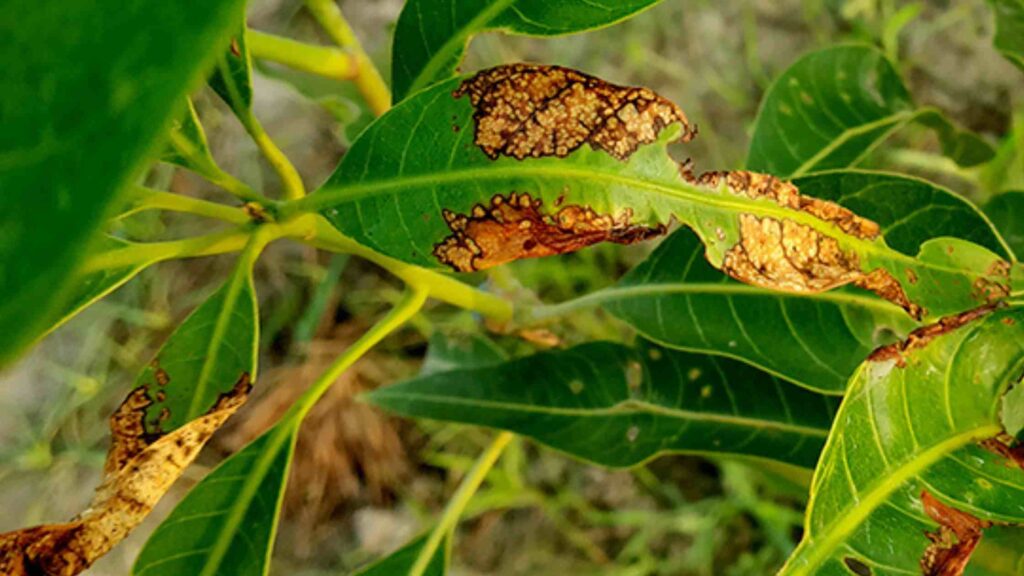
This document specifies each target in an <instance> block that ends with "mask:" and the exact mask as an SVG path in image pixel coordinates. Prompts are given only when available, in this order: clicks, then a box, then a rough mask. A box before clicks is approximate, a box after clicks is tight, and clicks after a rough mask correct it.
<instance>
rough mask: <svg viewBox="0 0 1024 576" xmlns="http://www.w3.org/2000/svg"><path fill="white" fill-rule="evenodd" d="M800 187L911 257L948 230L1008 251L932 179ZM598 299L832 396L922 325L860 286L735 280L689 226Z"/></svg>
mask: <svg viewBox="0 0 1024 576" xmlns="http://www.w3.org/2000/svg"><path fill="white" fill-rule="evenodd" d="M795 183H796V185H797V186H799V188H800V191H801V192H802V193H803V194H806V195H808V196H812V197H815V198H820V199H822V200H829V201H832V202H836V203H838V204H840V205H841V206H843V207H845V208H849V209H850V210H852V211H853V212H855V213H857V214H860V215H862V216H865V217H867V218H870V219H871V220H873V221H874V222H876V223H878V224H879V226H881V232H882V234H883V235H884V237H885V239H886V242H887V243H888V244H889V245H890V246H892V247H893V248H895V249H897V250H900V251H902V252H904V253H908V254H913V253H915V252H917V251H918V250H919V249H920V247H921V244H923V243H924V242H926V241H928V240H930V239H933V238H938V237H943V236H950V237H956V238H961V239H964V240H970V241H972V242H976V243H978V244H980V245H982V246H985V247H987V248H989V249H991V250H993V251H995V252H997V253H999V254H1006V253H1007V251H1006V249H1005V247H1004V244H1003V242H1002V240H1001V239H1000V237H999V235H998V234H997V233H996V232H995V231H994V230H993V229H992V226H991V225H990V224H989V223H988V221H987V220H986V219H985V217H984V216H983V215H982V214H981V212H979V211H978V209H977V208H975V207H974V206H972V205H971V204H970V203H968V202H967V201H966V200H964V199H962V198H961V197H959V196H957V195H955V194H953V193H952V192H949V191H947V190H945V189H943V188H941V187H938V186H935V185H934V184H931V183H928V182H926V181H924V180H919V179H916V178H907V177H902V176H896V175H892V174H883V173H877V172H866V171H860V170H855V171H853V170H851V171H834V172H824V173H821V174H817V175H814V176H808V177H805V178H800V179H798V180H796V181H795ZM590 297H594V298H598V299H599V300H600V301H601V302H602V303H603V305H604V306H605V308H607V309H608V310H609V311H610V312H612V313H613V314H614V315H616V316H617V317H619V318H621V319H623V320H625V321H626V322H628V323H629V324H631V325H632V326H633V327H635V328H636V329H637V330H639V331H640V333H642V334H643V335H644V336H646V337H647V338H650V339H652V340H655V341H657V342H660V343H661V344H663V345H666V346H670V347H675V348H681V349H685V350H691V351H699V352H706V353H709V354H723V355H726V356H730V357H733V358H738V359H740V360H743V361H746V362H749V363H751V364H753V365H755V366H757V367H759V368H761V369H763V370H766V371H768V372H771V373H773V374H776V375H779V376H781V377H783V378H786V379H788V380H790V381H793V382H795V383H797V384H799V385H801V386H805V387H808V388H811V389H814V390H817V391H820V392H824V393H841V392H842V391H843V390H844V389H845V388H846V382H847V380H849V378H850V376H851V375H852V374H853V371H854V370H855V369H856V367H857V366H858V365H859V364H860V363H861V361H862V360H863V359H864V357H865V356H867V355H868V353H869V352H871V351H872V350H873V349H875V348H877V347H878V346H881V345H883V344H888V343H890V342H892V341H893V340H894V339H896V338H901V337H903V336H905V335H906V334H907V333H908V332H909V331H910V330H911V329H913V328H914V327H915V325H916V324H915V323H914V322H913V321H912V320H911V319H910V318H908V317H907V316H906V314H904V313H903V312H902V311H901V310H900V309H899V308H897V307H895V306H891V305H889V304H887V303H885V302H882V301H879V300H877V299H873V298H866V297H864V295H863V294H860V293H858V292H856V291H853V290H836V291H830V292H824V293H819V294H810V295H799V296H797V295H788V294H779V293H777V292H772V291H769V290H765V289H763V288H758V287H756V286H749V285H744V284H741V283H738V282H736V281H733V280H730V279H729V278H727V277H724V276H723V275H722V274H720V273H719V272H718V271H717V270H715V269H714V268H712V267H711V266H710V265H708V263H707V262H706V261H705V260H704V258H703V250H702V247H701V244H700V241H699V240H698V239H697V238H695V237H694V236H693V233H692V232H690V231H689V230H680V231H678V232H676V233H675V234H673V235H672V237H670V238H668V239H667V240H665V241H664V242H663V243H662V244H661V245H660V246H659V247H658V248H657V249H656V250H655V251H654V252H653V253H652V254H651V256H650V257H648V258H647V260H645V261H644V262H643V263H642V264H640V265H639V266H637V267H636V268H635V269H634V270H632V271H631V272H630V273H628V274H627V275H626V276H625V277H623V278H622V280H620V281H619V283H618V285H616V286H615V287H613V288H610V289H607V290H603V291H601V292H599V293H597V294H594V295H591V296H590Z"/></svg>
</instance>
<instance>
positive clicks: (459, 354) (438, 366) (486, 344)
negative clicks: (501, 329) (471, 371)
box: [420, 330, 508, 376]
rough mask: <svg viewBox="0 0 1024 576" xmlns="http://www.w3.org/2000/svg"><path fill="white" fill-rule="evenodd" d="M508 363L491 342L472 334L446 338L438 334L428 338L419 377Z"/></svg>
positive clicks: (502, 351)
mask: <svg viewBox="0 0 1024 576" xmlns="http://www.w3.org/2000/svg"><path fill="white" fill-rule="evenodd" d="M505 360H508V355H507V354H505V351H504V350H502V349H501V348H499V347H498V345H497V344H495V343H494V341H493V340H491V339H490V338H488V337H487V336H485V335H483V334H478V333H475V332H471V333H464V334H447V333H445V332H442V331H440V330H438V331H437V332H434V333H433V334H431V335H430V343H429V344H428V346H427V355H426V356H425V357H424V358H423V366H422V367H421V368H420V376H426V375H428V374H435V373H438V372H447V371H449V370H455V369H456V368H480V367H483V366H491V365H493V364H500V363H502V362H504V361H505Z"/></svg>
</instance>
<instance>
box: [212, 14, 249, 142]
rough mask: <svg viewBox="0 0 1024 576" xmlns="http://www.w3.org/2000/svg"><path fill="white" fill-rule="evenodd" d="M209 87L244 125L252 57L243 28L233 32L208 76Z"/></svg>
mask: <svg viewBox="0 0 1024 576" xmlns="http://www.w3.org/2000/svg"><path fill="white" fill-rule="evenodd" d="M209 82H210V87H211V88H213V91H214V92H216V93H217V95H218V96H220V97H221V98H222V99H223V100H224V102H226V103H227V105H228V106H230V107H231V110H232V111H234V113H235V115H236V116H238V118H239V119H241V120H242V123H243V124H245V123H246V122H247V120H248V118H249V117H250V116H251V115H252V57H251V56H250V54H249V48H248V46H247V45H246V43H245V24H244V22H243V24H242V26H241V27H240V28H238V29H237V30H236V31H235V34H234V36H232V37H231V43H230V45H229V47H228V49H227V50H225V51H223V52H221V54H220V58H219V59H218V60H217V66H216V67H215V68H214V71H213V75H211V76H210V81H209Z"/></svg>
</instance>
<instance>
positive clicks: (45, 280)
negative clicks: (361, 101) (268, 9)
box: [0, 0, 244, 365]
mask: <svg viewBox="0 0 1024 576" xmlns="http://www.w3.org/2000/svg"><path fill="white" fill-rule="evenodd" d="M243 4H244V3H243V2H242V1H241V0H228V1H225V2H207V1H204V0H188V1H185V2H176V3H173V4H160V5H154V4H153V3H152V2H145V1H140V0H129V1H126V2H121V3H118V6H117V9H116V10H109V9H107V8H106V7H101V6H98V5H97V4H96V3H95V2H92V1H90V0H66V1H61V2H59V3H46V4H45V5H40V4H39V3H38V2H36V1H34V0H12V1H11V2H7V3H5V5H4V11H5V12H6V13H7V14H10V15H17V18H16V21H13V20H10V19H9V20H8V25H6V26H5V27H4V42H3V48H2V49H0V63H2V67H3V69H4V89H3V90H2V91H0V125H2V126H3V130H4V139H3V144H0V189H2V190H3V191H4V192H3V194H0V333H2V334H3V335H4V336H3V338H2V339H0V341H2V343H0V365H2V364H6V363H7V362H8V361H10V360H11V359H13V358H14V357H15V356H16V355H17V354H18V353H19V352H20V351H21V350H22V349H23V348H24V347H25V346H26V345H27V344H28V343H29V342H31V341H32V340H33V339H35V338H36V337H38V335H39V334H40V333H41V332H42V331H44V330H45V329H46V327H47V322H48V321H49V320H50V319H51V317H52V313H53V311H54V309H55V308H57V307H58V306H60V305H61V304H62V303H63V302H64V301H65V299H66V298H68V297H70V289H69V288H68V287H67V286H66V282H67V280H68V278H69V277H71V276H72V275H73V274H74V272H75V270H76V269H77V263H78V262H79V261H80V257H81V256H82V255H83V254H84V253H85V251H86V250H87V248H88V247H89V243H90V240H91V238H92V235H93V231H94V230H95V229H96V228H97V226H98V225H99V224H100V222H101V221H102V219H103V218H104V216H105V215H106V214H107V212H108V209H109V208H110V206H111V204H112V201H113V199H114V198H115V196H116V195H117V193H118V192H119V191H120V190H121V189H122V187H123V186H125V185H126V184H127V183H128V182H129V181H130V180H132V178H133V177H134V176H135V175H136V174H137V173H138V171H139V170H140V169H142V167H143V165H144V162H145V160H146V159H147V158H148V157H149V156H150V154H151V153H153V152H154V151H155V148H156V145H157V140H158V138H159V137H160V135H161V134H163V133H164V129H165V128H166V126H167V123H168V122H169V121H170V119H171V117H172V115H173V114H174V113H175V111H176V108H175V106H176V105H177V104H178V103H180V102H181V101H182V99H184V98H185V95H186V93H187V92H188V90H189V89H190V88H192V87H194V85H195V82H196V81H197V80H198V79H199V78H198V75H200V74H201V73H202V71H203V70H205V69H206V67H207V64H209V63H211V62H212V61H211V60H210V58H209V56H212V54H211V53H210V48H211V47H212V46H215V45H217V44H219V43H221V42H223V41H224V40H225V38H226V37H227V32H228V29H229V26H230V24H231V20H232V18H233V17H236V16H237V15H238V14H239V13H240V12H241V9H242V7H243ZM69 30H74V33H69Z"/></svg>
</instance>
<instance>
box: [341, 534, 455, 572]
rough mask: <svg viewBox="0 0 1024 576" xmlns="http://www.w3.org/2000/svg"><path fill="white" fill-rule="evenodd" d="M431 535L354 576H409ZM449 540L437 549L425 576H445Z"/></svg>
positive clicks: (417, 539)
mask: <svg viewBox="0 0 1024 576" xmlns="http://www.w3.org/2000/svg"><path fill="white" fill-rule="evenodd" d="M429 537H430V534H429V533H428V534H425V535H423V536H420V537H419V538H416V539H415V540H413V541H412V542H409V543H408V544H406V545H405V546H402V547H401V548H399V549H398V550H396V551H394V552H392V553H391V554H390V555H388V556H387V557H385V558H382V559H380V560H378V561H377V562H374V563H373V564H371V565H369V566H367V567H366V568H363V569H362V570H359V571H358V572H356V573H355V574H354V575H353V576H395V575H397V574H408V573H409V570H411V569H412V567H413V565H414V564H415V563H416V559H417V558H419V554H420V549H421V548H423V545H424V544H426V542H427V538H429ZM447 540H448V539H447V538H445V541H443V542H442V543H441V545H440V546H438V547H437V551H436V552H434V557H433V558H431V559H430V564H427V569H426V570H425V571H424V572H423V576H444V575H445V573H446V572H447V568H448V562H447V559H446V558H445V556H446V553H445V550H447V548H448V542H447Z"/></svg>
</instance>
